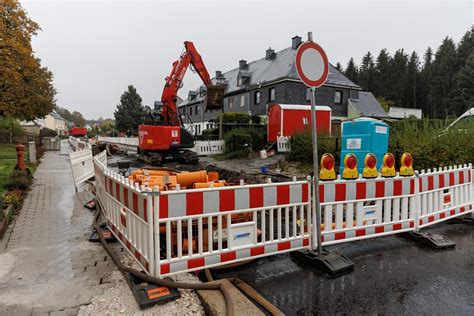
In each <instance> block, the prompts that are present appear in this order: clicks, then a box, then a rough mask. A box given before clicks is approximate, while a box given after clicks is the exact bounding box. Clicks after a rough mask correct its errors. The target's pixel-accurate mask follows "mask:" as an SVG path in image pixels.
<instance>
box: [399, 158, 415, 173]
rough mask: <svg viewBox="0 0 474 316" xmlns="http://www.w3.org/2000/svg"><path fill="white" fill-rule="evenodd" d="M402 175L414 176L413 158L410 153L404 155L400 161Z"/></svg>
mask: <svg viewBox="0 0 474 316" xmlns="http://www.w3.org/2000/svg"><path fill="white" fill-rule="evenodd" d="M400 164H401V165H402V166H401V167H400V175H401V176H412V175H413V158H412V157H411V154H410V153H404V154H403V155H402V159H401V160H400Z"/></svg>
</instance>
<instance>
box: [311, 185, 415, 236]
mask: <svg viewBox="0 0 474 316" xmlns="http://www.w3.org/2000/svg"><path fill="white" fill-rule="evenodd" d="M416 191H417V188H416V181H415V178H414V177H398V176H397V177H395V178H377V179H357V180H336V181H330V182H320V185H319V197H320V203H321V216H322V220H321V222H322V223H323V224H322V228H321V235H322V244H323V245H330V244H336V243H342V242H347V241H352V240H358V239H364V238H372V237H378V236H384V235H390V234H396V233H400V232H404V231H410V230H413V229H414V224H415V213H416V199H415V194H416ZM314 229H315V227H314ZM314 236H316V231H314Z"/></svg>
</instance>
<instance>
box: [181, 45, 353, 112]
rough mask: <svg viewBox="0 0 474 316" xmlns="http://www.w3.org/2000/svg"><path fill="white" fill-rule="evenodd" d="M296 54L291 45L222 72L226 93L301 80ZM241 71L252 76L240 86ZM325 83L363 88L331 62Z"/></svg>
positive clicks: (186, 101) (200, 98) (242, 73)
mask: <svg viewBox="0 0 474 316" xmlns="http://www.w3.org/2000/svg"><path fill="white" fill-rule="evenodd" d="M295 55H296V49H293V48H291V47H289V48H286V49H283V50H281V51H279V52H276V53H275V54H274V56H273V58H271V59H265V57H264V58H261V59H258V60H255V61H252V62H250V63H247V65H246V66H245V67H244V68H243V69H240V68H239V67H237V68H234V69H232V70H230V71H227V72H225V73H222V76H223V78H224V80H225V82H226V84H227V86H226V90H225V93H226V94H228V93H232V92H236V91H239V90H242V89H245V88H247V87H252V86H253V87H257V86H259V85H265V84H269V83H272V82H274V81H278V80H282V79H291V80H298V81H300V79H299V77H298V74H297V72H296V67H295ZM239 73H240V74H241V75H244V76H250V82H248V84H247V85H246V86H245V87H242V86H238V84H237V81H238V77H239ZM212 81H213V82H214V83H215V82H216V80H215V78H213V79H212ZM325 85H336V86H344V87H349V88H353V89H361V88H360V87H359V86H358V85H356V84H355V83H353V82H352V81H351V80H349V79H348V78H347V77H346V76H344V75H343V74H342V73H341V72H340V71H339V70H337V69H336V68H335V67H334V66H333V65H331V64H329V75H328V79H327V81H326V83H325ZM203 87H204V86H201V87H200V88H199V89H197V90H195V91H196V92H200V91H202V89H203ZM200 100H202V96H200V95H198V96H197V97H196V98H195V99H193V100H191V101H188V100H185V101H184V102H182V103H181V104H180V105H181V106H183V105H186V104H188V103H194V102H197V101H200Z"/></svg>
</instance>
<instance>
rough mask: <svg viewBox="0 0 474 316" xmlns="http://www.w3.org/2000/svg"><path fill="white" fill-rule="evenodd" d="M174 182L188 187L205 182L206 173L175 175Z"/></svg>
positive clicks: (195, 172)
mask: <svg viewBox="0 0 474 316" xmlns="http://www.w3.org/2000/svg"><path fill="white" fill-rule="evenodd" d="M176 181H177V182H178V183H179V185H182V186H188V185H192V184H193V183H197V182H207V172H206V171H204V170H203V171H194V172H186V173H178V174H176Z"/></svg>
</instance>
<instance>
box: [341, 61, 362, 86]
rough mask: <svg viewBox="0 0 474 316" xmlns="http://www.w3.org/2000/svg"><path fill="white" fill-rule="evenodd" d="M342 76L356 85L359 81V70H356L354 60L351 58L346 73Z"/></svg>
mask: <svg viewBox="0 0 474 316" xmlns="http://www.w3.org/2000/svg"><path fill="white" fill-rule="evenodd" d="M344 75H345V76H346V77H347V78H349V80H351V81H352V82H354V83H357V82H358V81H359V80H358V79H359V70H358V69H357V66H356V64H355V63H354V58H352V57H351V59H349V62H348V63H347V67H346V71H344Z"/></svg>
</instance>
